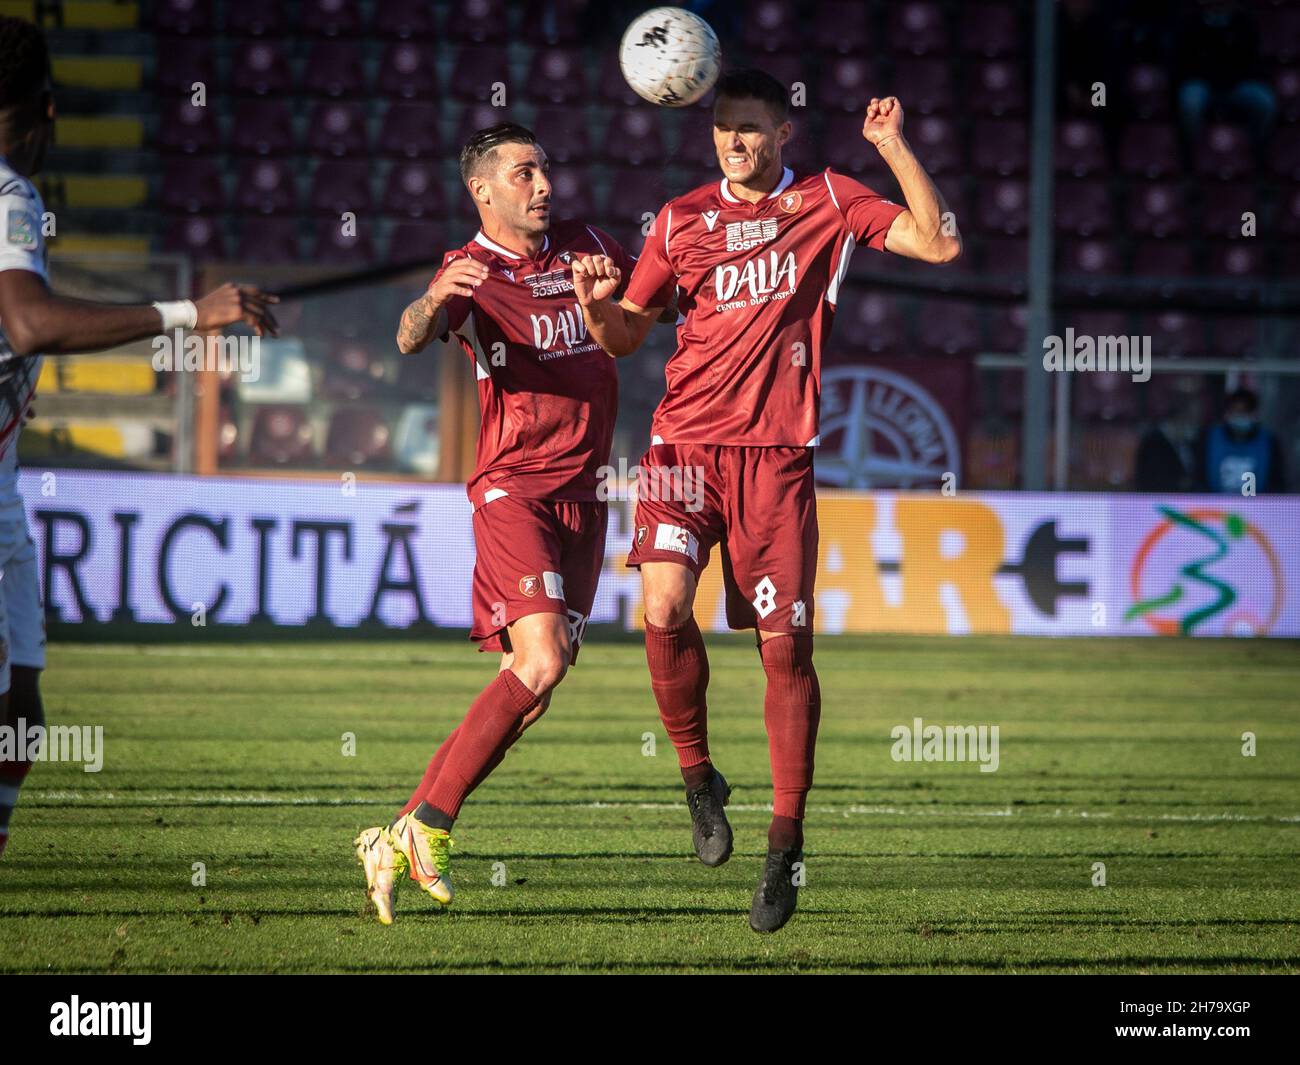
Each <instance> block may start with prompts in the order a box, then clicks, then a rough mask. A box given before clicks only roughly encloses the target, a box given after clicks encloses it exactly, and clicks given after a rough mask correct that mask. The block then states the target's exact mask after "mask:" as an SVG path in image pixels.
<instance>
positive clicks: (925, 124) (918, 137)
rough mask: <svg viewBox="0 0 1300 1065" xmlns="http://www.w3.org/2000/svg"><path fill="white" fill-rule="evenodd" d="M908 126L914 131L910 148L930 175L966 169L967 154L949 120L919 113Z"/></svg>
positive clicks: (945, 191) (955, 128)
mask: <svg viewBox="0 0 1300 1065" xmlns="http://www.w3.org/2000/svg"><path fill="white" fill-rule="evenodd" d="M910 125H911V127H912V129H913V130H914V132H913V133H912V134H911V137H912V141H913V144H912V147H913V148H914V149H915V151H916V155H917V158H918V159H920V160H921V163H922V165H923V166H924V167H925V168H926V170H927V171H928V172H929V173H930V174H932V175H934V176H935V177H940V176H942V175H945V174H956V173H959V172H963V171H964V170H965V168H966V156H965V153H964V152H963V151H962V147H961V140H960V139H959V138H958V134H957V127H956V126H955V125H954V124H953V122H952V120H951V119H948V118H945V117H943V116H942V115H922V116H921V117H920V118H918V119H915V120H914V121H913V122H912V123H910ZM950 191H951V190H950V189H949V188H947V187H945V188H944V193H945V194H947V193H949V192H950Z"/></svg>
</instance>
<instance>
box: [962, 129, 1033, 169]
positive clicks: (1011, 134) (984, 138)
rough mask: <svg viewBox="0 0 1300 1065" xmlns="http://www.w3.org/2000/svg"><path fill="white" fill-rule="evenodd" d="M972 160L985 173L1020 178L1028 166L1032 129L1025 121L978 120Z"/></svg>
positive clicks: (973, 141)
mask: <svg viewBox="0 0 1300 1065" xmlns="http://www.w3.org/2000/svg"><path fill="white" fill-rule="evenodd" d="M971 143H972V151H971V161H972V162H973V163H974V164H975V169H976V170H978V171H980V172H981V173H985V174H1000V175H1002V176H1003V177H1011V176H1013V175H1015V176H1018V175H1021V174H1023V173H1025V171H1026V170H1027V169H1028V166H1029V130H1028V127H1027V126H1026V125H1025V123H1024V122H1017V121H1016V120H1014V119H1006V118H980V119H976V121H975V131H974V134H973V140H972V142H971Z"/></svg>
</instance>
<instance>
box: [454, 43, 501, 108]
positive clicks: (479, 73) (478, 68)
mask: <svg viewBox="0 0 1300 1065" xmlns="http://www.w3.org/2000/svg"><path fill="white" fill-rule="evenodd" d="M498 84H501V85H509V84H511V81H510V63H509V60H508V58H507V55H506V50H505V49H504V48H462V49H461V50H460V52H459V54H458V55H457V56H456V62H455V65H454V67H453V68H452V75H451V81H450V82H448V84H447V94H448V95H449V96H451V97H452V98H453V99H456V100H465V101H467V102H471V103H473V102H477V103H487V102H489V101H490V100H491V99H492V96H493V93H494V92H495V91H496V90H495V89H494V88H493V86H495V85H498ZM497 113H498V114H500V110H499V109H498V112H497Z"/></svg>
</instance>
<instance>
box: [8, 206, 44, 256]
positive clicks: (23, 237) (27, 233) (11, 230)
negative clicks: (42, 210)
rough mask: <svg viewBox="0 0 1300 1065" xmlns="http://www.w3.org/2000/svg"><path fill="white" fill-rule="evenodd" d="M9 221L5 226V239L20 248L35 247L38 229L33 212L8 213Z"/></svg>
mask: <svg viewBox="0 0 1300 1065" xmlns="http://www.w3.org/2000/svg"><path fill="white" fill-rule="evenodd" d="M8 215H9V221H8V223H7V224H6V226H5V239H6V240H7V241H8V242H9V243H10V244H16V245H18V247H20V248H34V247H36V232H37V229H38V226H37V222H36V213H35V212H34V211H9V212H8Z"/></svg>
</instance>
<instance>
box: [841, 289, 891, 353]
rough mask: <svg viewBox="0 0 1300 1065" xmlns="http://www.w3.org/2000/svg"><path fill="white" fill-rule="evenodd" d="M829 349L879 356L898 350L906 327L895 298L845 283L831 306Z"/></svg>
mask: <svg viewBox="0 0 1300 1065" xmlns="http://www.w3.org/2000/svg"><path fill="white" fill-rule="evenodd" d="M831 337H832V339H831V344H832V348H833V349H836V350H838V349H843V350H845V351H847V352H854V353H858V354H873V355H880V354H886V353H890V354H892V353H895V352H898V351H901V350H902V349H903V348H904V346H905V344H906V341H907V326H906V323H905V322H904V321H903V315H902V311H901V310H900V308H899V303H898V300H896V299H894V298H893V297H892V296H889V295H886V294H884V293H880V292H872V291H870V290H869V289H864V288H863V287H862V286H861V285H851V286H845V287H844V288H842V289H841V290H840V292H839V299H838V301H837V303H836V306H835V330H834V332H833V333H832V334H831Z"/></svg>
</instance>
